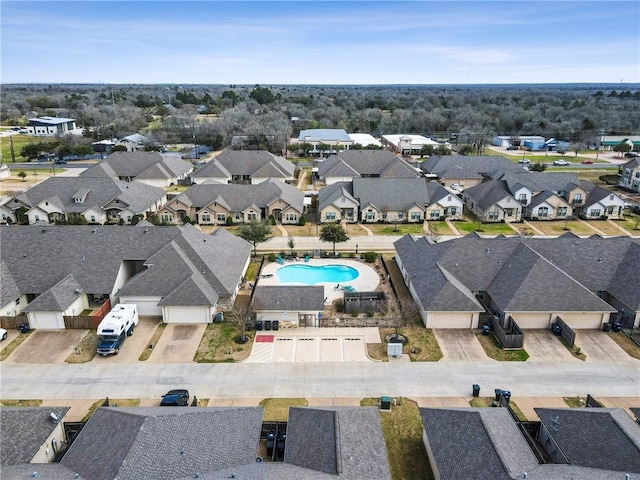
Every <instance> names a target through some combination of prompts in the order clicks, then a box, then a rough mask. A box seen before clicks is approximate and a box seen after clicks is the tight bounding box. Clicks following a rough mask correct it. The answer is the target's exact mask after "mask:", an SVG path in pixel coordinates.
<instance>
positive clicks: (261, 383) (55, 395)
mask: <svg viewBox="0 0 640 480" xmlns="http://www.w3.org/2000/svg"><path fill="white" fill-rule="evenodd" d="M0 378H1V380H0V386H1V395H0V396H1V397H2V398H3V399H68V398H73V399H95V398H103V397H111V398H155V397H159V396H160V395H162V394H163V393H165V392H166V391H167V390H168V389H171V388H187V389H189V390H190V392H191V393H192V394H193V395H197V396H198V397H199V398H269V397H304V398H335V397H352V398H362V397H372V396H373V397H375V396H379V395H391V396H404V397H411V398H415V397H462V396H465V397H466V396H470V394H471V390H472V385H473V384H478V385H480V388H481V393H482V395H485V396H486V395H492V392H493V391H494V389H496V388H501V389H504V390H510V391H511V392H512V394H513V395H514V396H526V397H558V396H584V395H586V394H587V393H589V394H591V395H594V396H596V397H597V396H606V397H635V398H638V403H639V404H640V361H638V360H634V359H629V360H626V361H624V362H593V363H588V362H569V363H561V362H549V363H540V362H534V363H530V362H495V361H483V362H478V361H473V362H472V361H465V362H437V363H407V362H384V363H383V362H377V363H323V364H312V363H272V364H255V363H239V364H225V363H219V364H166V365H165V364H163V365H158V364H155V365H154V364H149V363H136V364H128V365H122V364H121V365H117V366H114V365H109V364H107V363H88V364H82V365H64V364H58V365H29V364H20V365H19V364H2V365H1V366H0Z"/></svg>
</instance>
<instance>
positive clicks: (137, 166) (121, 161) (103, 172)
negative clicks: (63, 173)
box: [80, 151, 193, 188]
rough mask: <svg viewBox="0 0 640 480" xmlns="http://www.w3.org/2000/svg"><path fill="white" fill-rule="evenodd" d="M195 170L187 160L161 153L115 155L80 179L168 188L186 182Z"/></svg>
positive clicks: (86, 172) (86, 171)
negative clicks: (113, 179)
mask: <svg viewBox="0 0 640 480" xmlns="http://www.w3.org/2000/svg"><path fill="white" fill-rule="evenodd" d="M192 170H193V166H192V165H191V164H190V163H187V162H185V161H184V160H182V159H180V158H178V157H175V156H172V155H163V154H161V153H158V152H138V151H131V152H114V153H112V154H110V155H109V156H107V158H105V159H104V160H101V161H100V163H97V164H96V165H94V166H93V167H91V168H88V169H86V170H85V171H84V172H82V173H81V174H80V178H88V177H110V178H118V179H120V180H124V181H126V182H130V181H131V180H138V181H139V182H142V183H146V184H147V185H151V186H153V187H159V188H166V187H169V186H171V185H177V184H178V183H181V182H183V181H185V180H186V179H187V178H188V177H189V174H190V173H191V171H192Z"/></svg>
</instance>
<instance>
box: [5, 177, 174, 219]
mask: <svg viewBox="0 0 640 480" xmlns="http://www.w3.org/2000/svg"><path fill="white" fill-rule="evenodd" d="M78 196H80V197H81V198H82V199H83V201H82V202H75V200H74V198H77V197H78ZM164 196H165V192H164V191H163V190H162V189H161V188H157V187H152V186H150V185H146V184H144V183H141V182H124V181H122V180H118V179H117V178H107V177H97V178H96V177H50V178H48V179H46V180H45V181H43V182H41V183H39V184H37V185H34V186H33V187H31V188H30V189H29V190H27V191H26V192H25V193H23V194H21V195H19V196H18V197H17V199H18V200H20V201H21V202H23V203H25V204H26V205H29V206H30V207H34V206H36V205H38V204H40V203H42V202H44V201H48V202H49V203H51V204H53V205H56V206H57V207H58V208H59V209H61V210H62V211H63V212H65V213H82V212H85V211H87V210H88V209H90V208H92V207H93V208H95V209H97V210H101V209H103V207H104V206H105V205H106V204H108V203H109V202H111V201H112V200H114V199H119V200H120V201H121V202H124V203H125V204H126V205H127V206H128V207H129V208H130V209H131V210H132V211H133V212H134V213H144V212H145V211H147V210H149V208H150V207H151V206H153V205H154V204H155V203H156V202H159V201H160V200H161V199H162V198H163V197H164ZM13 203H15V202H13ZM11 205H12V202H11V200H10V201H9V202H8V203H7V206H8V207H9V208H11Z"/></svg>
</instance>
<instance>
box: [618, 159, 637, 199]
mask: <svg viewBox="0 0 640 480" xmlns="http://www.w3.org/2000/svg"><path fill="white" fill-rule="evenodd" d="M618 185H619V186H621V187H622V188H625V189H627V190H631V191H633V192H637V193H640V157H635V158H632V159H631V160H629V161H628V162H627V163H625V164H624V165H623V166H622V168H621V170H620V180H619V181H618Z"/></svg>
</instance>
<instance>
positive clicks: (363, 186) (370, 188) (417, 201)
mask: <svg viewBox="0 0 640 480" xmlns="http://www.w3.org/2000/svg"><path fill="white" fill-rule="evenodd" d="M353 196H354V197H355V198H356V199H358V200H359V201H360V206H361V207H365V206H367V205H375V207H376V208H378V209H380V210H399V211H407V210H409V209H410V208H412V207H414V206H418V207H420V208H421V209H422V210H424V207H425V204H427V203H429V191H428V190H427V182H426V180H425V179H424V178H354V179H353Z"/></svg>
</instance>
